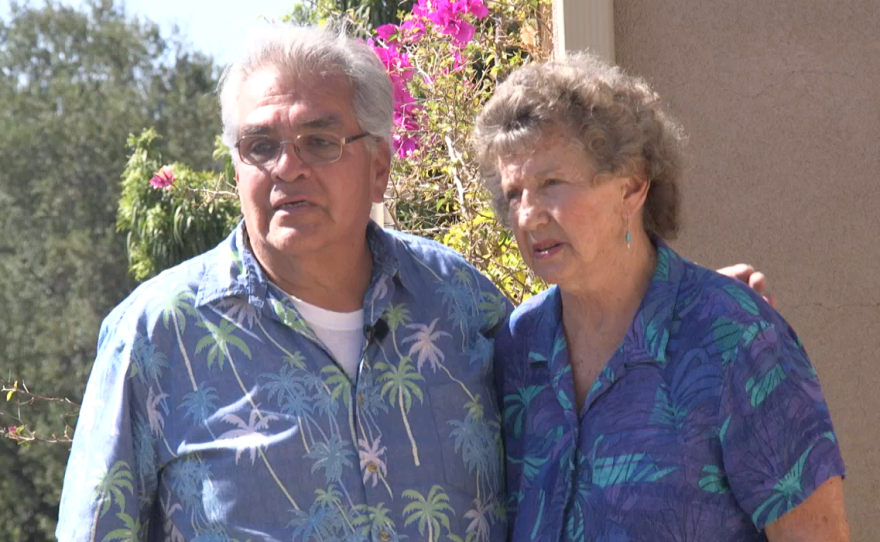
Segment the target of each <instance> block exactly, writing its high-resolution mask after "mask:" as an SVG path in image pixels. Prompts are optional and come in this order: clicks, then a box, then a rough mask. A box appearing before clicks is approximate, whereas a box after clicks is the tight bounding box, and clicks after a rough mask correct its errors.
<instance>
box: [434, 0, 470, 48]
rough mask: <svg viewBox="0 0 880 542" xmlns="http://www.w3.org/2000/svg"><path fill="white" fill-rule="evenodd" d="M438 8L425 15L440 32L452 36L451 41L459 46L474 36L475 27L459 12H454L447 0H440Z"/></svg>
mask: <svg viewBox="0 0 880 542" xmlns="http://www.w3.org/2000/svg"><path fill="white" fill-rule="evenodd" d="M437 5H438V9H437V10H436V11H433V12H431V13H429V14H428V15H427V18H428V20H429V21H431V22H432V23H434V24H435V25H436V26H437V27H438V30H439V32H440V33H441V34H445V35H447V36H452V39H453V41H455V42H456V44H458V45H459V46H464V45H467V43H468V42H469V41H471V39H472V38H473V37H474V32H475V31H476V28H474V26H473V25H470V24H468V23H467V22H465V21H464V20H463V19H462V18H461V13H456V12H455V5H457V4H450V3H449V0H441V1H440V2H439V3H438V4H437Z"/></svg>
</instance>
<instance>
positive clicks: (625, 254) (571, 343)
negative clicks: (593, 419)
mask: <svg viewBox="0 0 880 542" xmlns="http://www.w3.org/2000/svg"><path fill="white" fill-rule="evenodd" d="M656 266H657V249H656V247H654V245H653V244H652V243H651V240H650V239H649V238H648V236H647V235H646V234H644V233H642V235H639V236H634V238H633V242H632V246H631V248H630V249H629V250H627V249H626V248H623V250H622V251H619V254H617V255H616V256H615V257H613V258H610V259H609V260H608V261H607V265H605V266H604V268H603V269H602V270H601V271H599V272H597V273H590V278H589V282H588V283H587V284H583V285H579V286H580V287H579V288H576V289H572V288H565V287H560V291H561V295H562V322H563V325H564V328H565V337H566V340H567V342H568V348H569V356H570V360H571V365H572V372H573V376H574V380H575V395H576V397H577V402H578V405H579V407H580V406H582V405H583V402H584V401H585V399H586V396H587V393H588V391H589V389H590V387H591V386H592V385H593V382H594V381H595V379H596V377H597V375H598V374H599V372H600V371H601V370H602V368H603V367H604V366H605V365H606V364H607V363H608V361H609V360H610V359H611V356H612V355H613V354H614V352H615V351H616V350H617V347H618V346H619V345H620V343H621V342H622V341H623V338H624V337H625V336H626V332H627V330H628V329H629V326H630V324H631V323H632V320H633V318H634V317H635V314H636V311H637V310H638V308H639V305H640V304H641V302H642V298H643V297H644V296H645V292H647V290H648V286H649V285H650V283H651V277H652V275H653V273H654V269H655V267H656Z"/></svg>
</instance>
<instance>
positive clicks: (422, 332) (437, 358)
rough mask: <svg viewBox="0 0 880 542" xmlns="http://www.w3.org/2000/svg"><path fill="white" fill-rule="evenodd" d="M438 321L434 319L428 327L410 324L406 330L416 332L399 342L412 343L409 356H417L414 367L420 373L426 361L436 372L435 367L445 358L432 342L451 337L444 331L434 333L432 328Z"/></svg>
mask: <svg viewBox="0 0 880 542" xmlns="http://www.w3.org/2000/svg"><path fill="white" fill-rule="evenodd" d="M439 321H440V319H439V318H434V321H433V322H431V325H430V326H426V325H425V324H410V325H408V326H406V328H407V329H415V330H417V331H416V332H415V333H413V334H412V335H410V336H409V337H406V338H404V339H403V340H402V341H400V343H401V344H406V343H408V342H411V343H413V345H412V346H411V347H410V349H409V355H410V356H412V355H413V354H418V356H419V357H418V360H417V361H416V367H417V368H418V371H419V372H420V373H421V372H422V366H423V365H424V364H425V361H426V360H427V361H428V362H429V363H430V364H431V369H432V370H434V372H436V371H437V366H438V365H440V364H441V363H443V360H444V359H445V358H446V356H445V355H444V354H443V351H442V350H440V348H438V347H437V345H435V344H434V341H437V340H438V339H440V338H441V337H450V338H452V335H450V334H449V333H447V332H445V331H434V328H435V327H436V326H437V322H439Z"/></svg>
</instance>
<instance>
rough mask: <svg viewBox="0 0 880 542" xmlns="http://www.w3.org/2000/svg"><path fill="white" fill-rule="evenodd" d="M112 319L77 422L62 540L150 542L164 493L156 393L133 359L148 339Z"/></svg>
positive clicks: (65, 491) (67, 475)
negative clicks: (158, 496)
mask: <svg viewBox="0 0 880 542" xmlns="http://www.w3.org/2000/svg"><path fill="white" fill-rule="evenodd" d="M112 320H115V319H114V317H113V315H112V314H111V316H110V317H108V318H107V320H105V321H104V324H103V325H102V329H101V333H100V335H99V339H98V355H97V358H96V360H95V364H94V366H93V367H92V372H91V374H90V376H89V381H88V384H87V386H86V392H85V397H84V398H83V403H82V407H81V409H80V414H79V419H78V420H77V424H76V431H75V433H74V438H73V445H72V448H71V453H70V457H69V459H68V464H67V470H66V472H65V476H64V486H63V489H62V494H61V509H60V512H59V520H58V526H57V528H56V531H55V535H56V537H57V539H58V541H59V542H92V541H95V542H101V541H104V540H143V539H144V538H142V537H141V534H142V531H143V530H145V529H146V523H147V522H148V519H149V517H150V512H151V510H152V505H153V502H152V501H153V496H154V495H155V492H156V487H157V482H156V471H157V466H156V448H155V439H154V438H153V435H152V432H151V429H150V421H149V416H148V409H147V408H146V406H147V404H148V401H147V394H148V393H149V390H148V389H146V386H144V385H143V384H142V379H138V378H137V377H136V374H137V365H136V363H135V362H134V361H133V358H136V357H137V356H138V355H140V354H139V353H138V350H143V349H144V345H145V343H144V338H143V336H142V335H139V334H137V333H136V332H134V331H133V332H132V333H126V332H125V331H124V330H123V329H122V327H123V324H121V323H120V322H118V321H117V322H114V323H110V322H111V321H112Z"/></svg>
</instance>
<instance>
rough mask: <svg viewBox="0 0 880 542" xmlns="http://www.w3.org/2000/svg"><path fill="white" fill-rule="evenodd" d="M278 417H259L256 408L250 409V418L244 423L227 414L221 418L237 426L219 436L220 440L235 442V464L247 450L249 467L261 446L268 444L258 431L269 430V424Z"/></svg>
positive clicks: (264, 436) (236, 417)
mask: <svg viewBox="0 0 880 542" xmlns="http://www.w3.org/2000/svg"><path fill="white" fill-rule="evenodd" d="M277 419H278V417H277V416H274V415H271V414H270V415H268V416H262V417H259V411H258V410H257V409H256V408H253V409H251V413H250V416H249V417H248V421H247V422H245V421H244V420H242V419H241V418H239V417H238V416H236V415H235V414H227V415H225V416H223V421H224V422H226V423H231V424H234V425H236V426H238V429H230V430H229V431H226V432H225V433H223V434H222V435H220V440H233V441H235V464H236V465H237V464H238V460H239V459H240V458H241V453H242V452H243V451H245V450H248V451H249V452H250V454H251V465H253V464H254V462H255V461H256V460H257V450H258V449H259V448H260V447H261V446H265V445H267V444H268V443H269V439H268V438H267V437H266V435H264V434H262V433H260V431H267V430H268V429H269V422H271V421H275V420H277Z"/></svg>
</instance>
